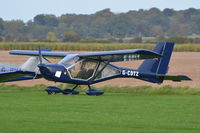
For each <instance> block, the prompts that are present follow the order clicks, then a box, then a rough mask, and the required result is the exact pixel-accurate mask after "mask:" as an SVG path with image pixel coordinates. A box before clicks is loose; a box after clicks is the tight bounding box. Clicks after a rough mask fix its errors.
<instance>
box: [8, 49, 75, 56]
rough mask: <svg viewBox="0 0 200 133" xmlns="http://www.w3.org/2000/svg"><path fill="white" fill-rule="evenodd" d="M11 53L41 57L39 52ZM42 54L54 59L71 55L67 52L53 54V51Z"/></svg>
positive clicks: (11, 52) (13, 51)
mask: <svg viewBox="0 0 200 133" xmlns="http://www.w3.org/2000/svg"><path fill="white" fill-rule="evenodd" d="M9 53H10V54H13V55H28V56H39V52H38V51H31V50H11V51H10V52H9ZM41 53H42V55H43V56H47V57H53V58H63V57H65V56H67V55H68V54H71V53H67V52H51V51H41Z"/></svg>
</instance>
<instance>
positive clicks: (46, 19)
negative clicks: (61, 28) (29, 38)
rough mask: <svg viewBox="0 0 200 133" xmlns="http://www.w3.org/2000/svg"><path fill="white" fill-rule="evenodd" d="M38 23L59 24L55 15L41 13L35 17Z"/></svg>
mask: <svg viewBox="0 0 200 133" xmlns="http://www.w3.org/2000/svg"><path fill="white" fill-rule="evenodd" d="M33 20H34V23H35V24H36V25H47V26H58V19H57V18H56V16H55V15H45V14H40V15H37V16H35V17H34V19H33Z"/></svg>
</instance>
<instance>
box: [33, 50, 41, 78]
mask: <svg viewBox="0 0 200 133" xmlns="http://www.w3.org/2000/svg"><path fill="white" fill-rule="evenodd" d="M38 53H39V56H38V58H39V64H38V65H40V64H42V53H41V48H40V46H39V48H38ZM39 72H40V69H39V68H38V70H37V72H36V73H35V76H34V78H33V80H34V79H36V77H37V75H38V74H39Z"/></svg>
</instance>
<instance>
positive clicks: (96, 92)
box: [86, 85, 104, 96]
mask: <svg viewBox="0 0 200 133" xmlns="http://www.w3.org/2000/svg"><path fill="white" fill-rule="evenodd" d="M88 88H89V89H88V90H87V91H86V94H87V95H89V96H100V95H103V94H104V92H103V91H100V90H96V89H92V88H91V87H90V85H88Z"/></svg>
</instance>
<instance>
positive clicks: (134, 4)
mask: <svg viewBox="0 0 200 133" xmlns="http://www.w3.org/2000/svg"><path fill="white" fill-rule="evenodd" d="M113 3H114V4H113ZM144 3H145V4H144ZM1 5H3V6H2V7H1V8H0V18H2V19H3V20H6V21H10V20H23V21H24V22H27V21H29V20H32V19H33V18H34V17H35V16H36V15H38V14H53V15H55V16H57V17H58V16H61V15H63V14H88V15H90V14H94V13H96V12H98V11H101V10H103V9H107V8H109V9H110V10H111V11H112V12H113V13H126V12H128V11H132V10H135V11H138V10H139V9H143V10H149V9H151V8H154V7H155V8H158V9H160V10H161V11H163V9H165V8H169V9H174V10H176V11H179V10H186V9H189V8H195V9H200V4H199V2H198V1H196V0H188V1H181V0H177V1H173V0H168V1H165V0H154V1H153V2H152V1H148V0H140V1H134V0H124V1H114V0H101V1H98V0H97V1H92V0H85V1H78V0H74V1H66V0H57V1H48V0H43V1H39V0H35V1H26V0H2V2H1Z"/></svg>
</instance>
